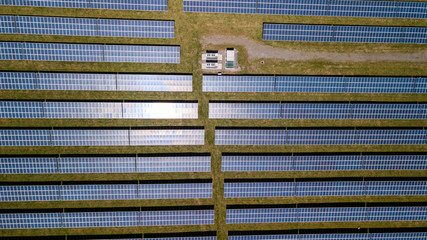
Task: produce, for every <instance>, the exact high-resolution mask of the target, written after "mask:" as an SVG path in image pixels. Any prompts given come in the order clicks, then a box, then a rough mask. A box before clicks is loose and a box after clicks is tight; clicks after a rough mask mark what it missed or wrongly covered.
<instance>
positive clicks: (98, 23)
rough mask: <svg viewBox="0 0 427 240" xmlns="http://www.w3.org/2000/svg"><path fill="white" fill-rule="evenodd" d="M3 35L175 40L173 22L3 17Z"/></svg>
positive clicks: (0, 30) (1, 19) (1, 29)
mask: <svg viewBox="0 0 427 240" xmlns="http://www.w3.org/2000/svg"><path fill="white" fill-rule="evenodd" d="M0 23H1V26H2V28H0V33H10V34H40V35H71V36H100V37H138V38H174V21H155V20H118V19H96V18H63V17H35V16H8V15H0Z"/></svg>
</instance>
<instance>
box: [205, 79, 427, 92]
mask: <svg viewBox="0 0 427 240" xmlns="http://www.w3.org/2000/svg"><path fill="white" fill-rule="evenodd" d="M414 85H415V87H414ZM425 89H427V80H426V78H410V77H406V78H403V77H400V78H396V77H326V76H277V77H273V76H225V75H222V76H213V75H203V91H204V92H331V93H338V92H342V93H345V92H347V93H426V92H427V91H426V90H425Z"/></svg>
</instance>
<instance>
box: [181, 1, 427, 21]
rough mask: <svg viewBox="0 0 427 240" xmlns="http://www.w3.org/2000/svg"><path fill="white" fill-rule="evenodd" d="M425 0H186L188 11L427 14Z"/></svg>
mask: <svg viewBox="0 0 427 240" xmlns="http://www.w3.org/2000/svg"><path fill="white" fill-rule="evenodd" d="M425 8H426V4H425V3H424V2H398V1H355V0H315V1H310V0H257V1H254V0H249V1H243V0H209V1H206V0H205V1H202V0H184V11H186V12H220V13H258V14H276V15H303V16H339V17H374V18H379V17H383V18H396V17H397V18H427V14H426V12H425Z"/></svg>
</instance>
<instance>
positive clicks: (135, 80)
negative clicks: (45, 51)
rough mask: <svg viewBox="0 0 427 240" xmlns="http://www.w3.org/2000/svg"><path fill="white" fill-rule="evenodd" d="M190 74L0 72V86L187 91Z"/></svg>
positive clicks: (10, 87) (89, 89)
mask: <svg viewBox="0 0 427 240" xmlns="http://www.w3.org/2000/svg"><path fill="white" fill-rule="evenodd" d="M192 88H193V77H192V75H160V74H101V73H34V72H0V89H16V90H87V91H170V92H191V91H192Z"/></svg>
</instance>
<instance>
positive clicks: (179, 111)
mask: <svg viewBox="0 0 427 240" xmlns="http://www.w3.org/2000/svg"><path fill="white" fill-rule="evenodd" d="M197 117H198V104H197V103H161V102H152V103H150V102H145V103H129V102H125V103H123V118H137V119H197Z"/></svg>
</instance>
